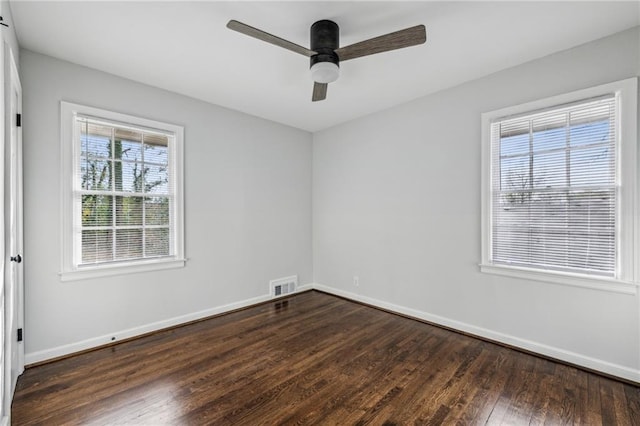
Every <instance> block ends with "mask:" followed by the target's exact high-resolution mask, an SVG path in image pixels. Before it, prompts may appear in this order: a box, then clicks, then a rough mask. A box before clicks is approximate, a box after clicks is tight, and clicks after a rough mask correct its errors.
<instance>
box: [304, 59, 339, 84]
mask: <svg viewBox="0 0 640 426" xmlns="http://www.w3.org/2000/svg"><path fill="white" fill-rule="evenodd" d="M339 76H340V67H339V66H338V65H337V64H334V63H333V62H317V63H315V64H313V66H312V67H311V79H312V80H313V81H315V82H316V83H333V82H334V81H336V80H337V79H338V77H339Z"/></svg>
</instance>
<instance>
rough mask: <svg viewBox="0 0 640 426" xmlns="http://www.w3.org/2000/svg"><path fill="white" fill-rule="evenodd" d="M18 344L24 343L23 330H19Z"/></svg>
mask: <svg viewBox="0 0 640 426" xmlns="http://www.w3.org/2000/svg"><path fill="white" fill-rule="evenodd" d="M18 342H22V329H21V328H19V329H18Z"/></svg>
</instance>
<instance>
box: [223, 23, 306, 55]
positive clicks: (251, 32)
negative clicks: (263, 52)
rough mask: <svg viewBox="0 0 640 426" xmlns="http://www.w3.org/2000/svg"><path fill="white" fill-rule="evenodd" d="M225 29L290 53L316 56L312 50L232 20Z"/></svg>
mask: <svg viewBox="0 0 640 426" xmlns="http://www.w3.org/2000/svg"><path fill="white" fill-rule="evenodd" d="M227 28H229V29H230V30H233V31H237V32H239V33H242V34H244V35H248V36H249V37H253V38H257V39H258V40H262V41H266V42H267V43H271V44H275V45H276V46H280V47H283V48H285V49H288V50H291V51H292V52H296V53H299V54H301V55H304V56H307V57H311V56H313V55H315V54H316V52H314V51H313V50H309V49H307V48H306V47H302V46H300V45H298V44H295V43H292V42H290V41H288V40H285V39H283V38H280V37H276V36H274V35H273V34H269V33H266V32H264V31H262V30H259V29H257V28H253V27H251V26H249V25H247V24H243V23H242V22H238V21H235V20H233V19H232V20H231V21H229V22H228V23H227Z"/></svg>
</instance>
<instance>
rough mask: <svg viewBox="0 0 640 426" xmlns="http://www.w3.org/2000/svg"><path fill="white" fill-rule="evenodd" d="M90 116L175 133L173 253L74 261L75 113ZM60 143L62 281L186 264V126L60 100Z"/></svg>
mask: <svg viewBox="0 0 640 426" xmlns="http://www.w3.org/2000/svg"><path fill="white" fill-rule="evenodd" d="M78 115H81V116H90V117H95V118H97V119H104V120H108V121H110V122H114V123H117V124H122V125H123V126H127V125H129V126H137V127H140V128H148V129H154V130H156V131H157V130H160V131H164V132H166V133H171V134H172V135H174V137H175V140H174V143H173V147H172V148H171V153H170V158H171V157H173V158H172V159H171V160H170V161H171V162H172V167H171V169H172V174H171V179H172V180H173V185H174V188H175V197H174V205H173V211H172V221H173V230H172V232H173V238H174V239H175V246H174V254H173V255H172V256H168V257H163V258H150V259H136V260H128V261H118V262H113V263H102V264H96V265H82V266H77V265H75V263H74V244H75V243H76V242H75V241H74V238H75V234H74V232H73V229H74V211H73V210H74V203H73V188H74V187H73V179H74V170H75V168H76V165H75V163H76V162H77V161H78V159H79V156H80V153H79V152H78V146H77V144H76V143H75V140H74V136H75V135H74V132H75V130H74V127H75V126H74V123H75V117H76V116H78ZM60 141H61V143H60V145H61V226H60V230H61V242H62V247H61V269H60V273H59V275H60V279H61V280H62V281H73V280H81V279H88V278H98V277H106V276H113V275H121V274H129V273H137V272H146V271H158V270H164V269H172V268H180V267H184V265H185V261H186V259H185V258H184V153H183V145H184V128H183V127H182V126H178V125H174V124H169V123H163V122H159V121H155V120H150V119H146V118H141V117H136V116H131V115H128V114H123V113H118V112H113V111H109V110H104V109H101V108H94V107H90V106H85V105H79V104H74V103H70V102H65V101H61V102H60Z"/></svg>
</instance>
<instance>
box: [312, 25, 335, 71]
mask: <svg viewBox="0 0 640 426" xmlns="http://www.w3.org/2000/svg"><path fill="white" fill-rule="evenodd" d="M338 47H340V28H339V27H338V24H336V23H335V22H333V21H329V20H327V19H324V20H322V21H318V22H315V23H314V24H313V25H312V26H311V50H313V51H315V52H318V54H317V55H313V56H312V57H311V66H314V65H315V64H317V63H319V62H331V63H333V64H336V65H338V62H339V58H338V55H336V52H335V50H336V49H337V48H338Z"/></svg>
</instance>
